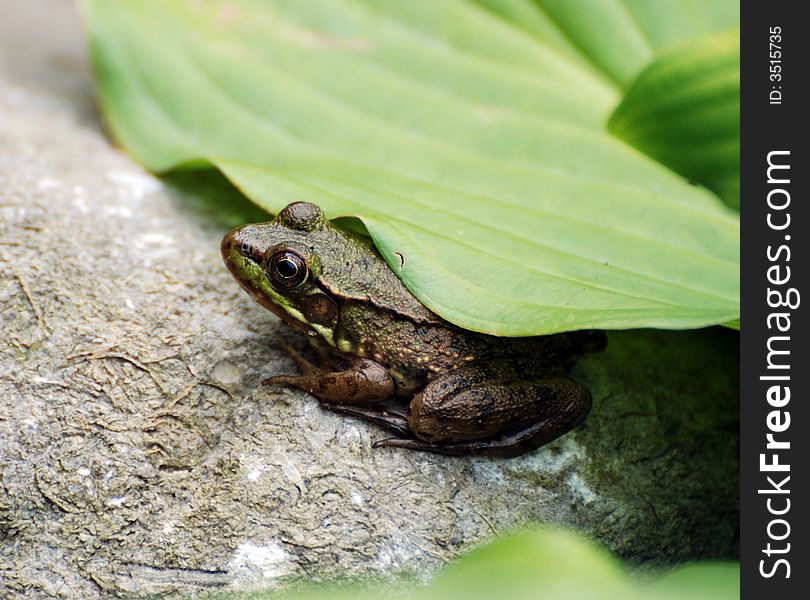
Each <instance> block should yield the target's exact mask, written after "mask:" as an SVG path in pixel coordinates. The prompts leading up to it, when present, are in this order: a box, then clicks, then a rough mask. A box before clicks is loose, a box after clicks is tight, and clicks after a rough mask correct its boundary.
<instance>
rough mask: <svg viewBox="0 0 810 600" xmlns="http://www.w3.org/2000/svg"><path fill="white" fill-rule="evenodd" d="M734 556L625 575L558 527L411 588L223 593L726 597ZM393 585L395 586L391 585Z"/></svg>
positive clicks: (307, 597)
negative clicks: (729, 559) (661, 571)
mask: <svg viewBox="0 0 810 600" xmlns="http://www.w3.org/2000/svg"><path fill="white" fill-rule="evenodd" d="M739 575H740V568H739V564H737V563H703V564H692V565H687V566H684V567H679V568H676V569H675V570H673V571H671V572H669V573H665V574H663V575H659V576H655V577H645V578H642V577H639V576H631V575H630V574H629V573H628V572H627V571H626V569H625V568H624V567H623V566H622V565H621V564H620V563H619V562H618V561H617V560H616V559H615V558H614V557H613V556H612V555H611V554H610V553H609V552H607V551H606V550H604V549H602V548H600V547H599V546H597V545H596V544H594V543H592V542H589V541H588V540H586V539H585V538H583V537H581V536H579V535H577V534H574V533H572V532H570V531H566V530H563V529H553V528H540V529H533V530H528V531H524V532H521V533H517V534H513V535H510V536H507V537H504V538H502V539H500V540H497V541H495V542H492V543H490V544H488V545H486V546H484V547H482V548H479V549H478V550H475V551H473V552H471V553H469V554H467V555H466V556H464V557H462V558H461V559H460V560H458V561H456V562H455V563H454V564H452V565H450V566H449V567H446V568H445V569H444V570H443V571H442V572H441V573H439V575H438V577H437V578H436V579H435V580H434V581H433V582H432V583H431V584H430V585H428V586H427V587H424V588H416V589H415V584H413V583H411V584H410V585H409V586H408V587H410V588H411V589H412V591H411V592H409V593H406V592H405V591H404V590H403V589H402V588H401V587H398V586H395V585H392V584H391V583H390V582H389V583H388V584H387V585H384V584H377V585H374V584H369V583H368V582H366V583H365V584H363V585H360V584H359V583H358V584H354V585H352V584H350V583H347V582H343V583H340V584H337V585H336V584H331V585H330V584H318V585H303V586H302V585H297V586H293V587H292V588H288V589H285V590H283V591H270V592H263V593H256V594H248V595H234V596H228V598H234V599H235V598H240V599H242V600H248V599H250V600H262V599H264V600H282V599H283V600H321V599H326V598H356V599H357V600H377V599H380V598H391V597H402V598H407V599H410V600H454V599H456V598H457V599H458V600H479V599H480V600H493V598H498V599H499V600H560V599H561V598H564V599H565V600H684V599H687V598H688V599H689V600H732V599H736V598H739V597H740V590H739ZM397 589H399V591H398V593H397V592H396V590H397Z"/></svg>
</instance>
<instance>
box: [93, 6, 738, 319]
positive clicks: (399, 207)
mask: <svg viewBox="0 0 810 600" xmlns="http://www.w3.org/2000/svg"><path fill="white" fill-rule="evenodd" d="M489 4H492V2H489ZM541 4H544V3H542V2H541V3H539V4H538V7H539V6H540V5H541ZM549 4H551V3H549ZM630 4H631V3H629V2H628V6H629V5H630ZM688 6H689V7H690V10H691V8H692V7H691V4H689V5H688ZM524 8H526V7H524ZM546 8H548V7H546ZM546 8H544V9H543V10H540V9H539V8H538V9H537V11H538V12H537V19H538V20H537V21H535V24H534V25H535V29H534V30H533V31H528V30H526V29H524V28H521V27H517V26H516V25H515V23H514V22H510V21H509V20H508V19H506V18H504V17H503V16H502V15H499V14H498V13H497V12H495V11H493V10H492V7H491V6H490V7H485V6H482V5H480V4H477V3H475V2H473V1H472V0H466V1H465V0H444V1H443V2H432V1H420V2H416V1H413V2H400V1H398V0H385V1H384V0H308V1H307V2H300V1H298V0H287V1H276V2H260V1H259V0H231V1H229V2H206V1H202V0H200V1H197V2H158V1H157V0H119V1H118V2H105V1H103V0H85V2H84V14H85V20H86V22H87V29H88V34H89V38H90V41H91V46H92V52H93V58H94V62H95V65H96V70H97V75H98V82H99V91H100V96H101V102H102V105H103V107H104V109H105V114H106V118H107V120H108V122H109V124H110V128H111V130H112V132H113V133H114V135H115V136H116V137H117V138H118V139H119V140H120V141H121V143H122V144H123V145H124V146H125V147H127V148H128V149H129V150H130V151H131V152H133V153H134V154H135V155H136V156H137V157H138V158H139V159H140V160H141V161H143V162H144V164H146V165H147V166H148V167H149V168H151V169H153V170H156V171H166V170H169V169H172V168H175V167H178V166H182V165H188V164H192V165H200V164H207V163H211V164H213V165H215V166H216V167H217V168H219V169H221V170H222V171H223V172H224V173H225V175H226V176H227V177H228V178H230V179H231V180H232V181H233V182H234V183H235V184H236V185H237V186H238V187H239V188H240V189H242V190H243V191H244V192H245V193H246V195H247V196H248V197H250V198H251V199H252V200H254V201H255V202H256V203H257V204H259V205H260V206H262V207H264V208H266V209H268V210H270V211H277V210H279V209H280V208H282V207H283V206H284V205H285V204H286V203H287V202H290V201H292V200H311V201H314V202H317V203H319V204H320V205H321V206H322V207H323V208H324V210H325V211H326V213H327V214H328V216H330V217H338V216H356V217H359V218H360V219H361V220H362V221H363V223H364V224H365V226H366V228H367V229H368V231H369V233H370V234H371V236H372V237H373V238H374V240H375V242H376V243H377V245H378V247H379V248H380V250H381V252H382V254H383V255H384V256H385V258H386V259H387V260H388V262H389V264H391V265H392V267H393V268H394V269H395V270H396V271H397V272H398V274H399V275H400V276H401V278H402V280H403V281H404V282H405V284H406V285H407V286H408V287H409V288H410V289H411V290H412V291H413V292H414V293H415V294H416V295H417V296H418V297H419V298H420V299H421V300H422V301H423V302H424V303H425V304H426V305H428V306H429V307H430V308H432V309H433V310H435V311H436V312H437V313H439V314H441V315H442V316H444V317H445V318H447V319H449V320H451V321H453V322H456V323H458V324H459V325H462V326H465V327H468V328H471V329H477V330H481V331H488V332H492V333H497V334H503V335H530V334H540V333H551V332H556V331H561V330H566V329H578V328H588V327H604V328H629V327H666V328H689V327H700V326H704V325H709V324H714V323H721V322H725V321H730V320H733V319H736V318H737V317H738V315H739V308H738V306H739V302H738V289H739V273H738V236H739V224H738V220H737V218H736V216H735V215H733V214H731V213H729V212H728V211H727V210H726V209H725V208H724V207H723V206H722V205H721V204H720V203H719V201H718V200H717V198H716V197H715V196H714V195H713V194H711V193H709V192H708V191H707V190H704V189H700V188H696V187H694V186H690V185H688V184H687V183H686V182H685V181H684V180H683V179H682V178H681V177H679V176H677V175H675V174H674V173H673V172H671V171H669V170H667V169H666V168H664V167H662V166H661V165H659V164H658V163H655V162H653V161H652V160H650V159H649V158H647V157H644V156H643V155H641V154H640V153H639V152H637V151H636V150H635V149H633V148H631V147H630V146H628V145H626V144H624V143H623V142H621V141H619V140H617V139H615V138H614V137H612V136H611V135H609V134H608V133H607V132H606V131H605V128H604V123H605V121H606V120H607V118H608V115H609V114H610V113H611V111H612V109H613V108H614V106H615V105H616V103H617V102H618V100H619V90H618V87H617V84H616V82H624V81H625V80H628V79H629V78H631V77H632V76H634V75H635V72H636V71H637V70H638V69H640V68H641V66H642V65H641V64H639V63H640V61H639V60H638V58H637V57H634V58H632V60H630V59H627V60H628V62H623V59H622V57H623V56H624V52H625V50H626V49H627V48H631V47H635V44H638V43H639V42H638V40H639V38H640V37H641V33H640V32H642V31H643V29H642V28H640V27H638V25H636V29H635V30H634V31H635V33H634V34H632V36H631V34H630V33H629V32H630V31H631V29H632V28H631V27H630V25H629V22H630V21H628V19H627V11H628V7H627V6H624V5H623V4H621V3H620V2H618V0H613V1H612V2H599V3H598V7H597V8H594V10H596V11H597V13H595V14H598V18H599V19H604V23H605V26H604V27H603V28H602V29H600V27H598V26H597V25H598V23H596V22H595V21H594V19H596V17H594V16H593V15H591V17H589V18H588V19H585V20H584V22H583V23H584V24H583V23H581V22H580V21H581V20H580V21H578V20H577V18H576V16H577V15H576V14H574V13H573V12H571V11H570V10H567V9H565V7H562V6H557V7H556V9H555V10H551V9H550V8H548V10H546ZM667 10H669V9H667ZM707 11H708V9H707ZM707 11H703V10H702V9H699V8H697V9H695V10H694V11H693V12H694V15H695V16H694V18H695V19H696V20H697V21H700V22H702V21H701V15H703V14H704V12H705V14H707V15H709V14H710V13H709V12H707ZM563 13H564V14H563ZM622 15H623V16H622ZM707 19H708V22H709V23H710V22H711V19H709V18H708V17H707ZM600 22H601V21H600ZM608 23H610V24H611V25H610V27H608V25H607V24H608ZM580 26H581V28H582V29H581V30H580ZM543 27H547V28H549V29H548V32H547V33H548V35H547V37H545V38H544V37H542V35H541V34H542V33H543V31H544V30H543ZM702 27H709V28H710V25H705V24H704V25H702ZM575 31H576V32H577V35H574V33H575ZM602 31H604V34H602V33H600V32H602ZM625 34H626V35H627V36H631V37H632V39H631V37H628V38H627V40H629V41H627V44H626V45H625V46H622V48H624V49H625V50H617V51H615V52H612V53H611V54H610V56H608V55H605V56H604V57H603V58H602V59H601V60H596V59H595V58H594V56H595V55H597V54H599V53H600V52H601V51H602V50H605V47H606V45H608V46H609V45H610V44H611V43H613V42H612V41H615V40H616V39H618V38H622V39H623V36H624V35H625ZM601 35H604V39H602V38H600V36H601ZM657 35H659V37H660V36H661V33H660V32H659V33H658V34H657ZM592 38H594V39H592ZM595 38H599V39H595ZM611 40H612V41H611ZM634 40H635V41H634ZM586 41H587V42H588V43H587V44H586ZM639 47H640V46H639ZM650 48H651V49H650V50H649V56H652V52H653V50H654V49H655V48H656V46H654V45H650ZM646 56H648V55H647V54H645V57H646ZM643 60H647V58H644V59H643Z"/></svg>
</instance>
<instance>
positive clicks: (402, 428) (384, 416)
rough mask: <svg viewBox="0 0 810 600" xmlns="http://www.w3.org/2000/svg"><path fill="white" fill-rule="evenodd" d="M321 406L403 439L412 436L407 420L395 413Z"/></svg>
mask: <svg viewBox="0 0 810 600" xmlns="http://www.w3.org/2000/svg"><path fill="white" fill-rule="evenodd" d="M321 406H323V407H324V408H326V409H329V410H331V411H334V412H338V413H341V414H344V415H350V416H353V417H359V418H361V419H365V420H366V421H371V422H372V423H375V424H376V425H379V426H380V427H382V428H383V429H387V430H388V431H390V432H392V433H396V434H397V435H401V436H404V437H412V436H413V433H412V432H411V428H410V427H409V426H408V418H407V417H406V416H405V415H403V414H401V413H399V412H396V411H392V410H384V409H374V408H364V407H360V406H350V405H346V404H332V403H329V402H321ZM373 446H374V447H376V442H375V444H373Z"/></svg>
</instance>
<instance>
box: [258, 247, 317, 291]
mask: <svg viewBox="0 0 810 600" xmlns="http://www.w3.org/2000/svg"><path fill="white" fill-rule="evenodd" d="M267 266H268V270H269V271H270V278H271V279H272V280H273V283H275V284H277V285H279V286H281V287H283V288H284V289H287V290H291V289H293V288H295V287H298V286H299V285H301V284H302V283H304V282H305V281H306V280H307V275H308V274H309V271H308V269H307V263H306V262H305V261H304V259H303V258H302V257H301V255H300V254H296V253H295V252H291V251H290V250H284V251H282V252H277V253H276V254H274V255H273V256H271V257H270V262H269V263H268V265H267Z"/></svg>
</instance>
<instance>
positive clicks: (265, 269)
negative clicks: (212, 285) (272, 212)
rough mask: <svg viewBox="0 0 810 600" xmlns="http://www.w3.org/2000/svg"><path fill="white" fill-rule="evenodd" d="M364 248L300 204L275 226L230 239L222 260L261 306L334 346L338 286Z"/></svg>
mask: <svg viewBox="0 0 810 600" xmlns="http://www.w3.org/2000/svg"><path fill="white" fill-rule="evenodd" d="M360 248H361V245H358V244H357V243H356V242H353V241H352V240H351V239H349V237H348V236H347V235H346V234H344V233H343V232H341V231H339V230H338V229H336V228H334V227H332V226H331V225H330V224H329V223H328V222H327V221H326V220H325V218H324V215H323V213H322V212H321V209H320V208H318V207H317V206H316V205H314V204H310V203H308V202H296V203H293V204H290V205H289V206H287V207H286V208H284V209H283V210H282V211H281V212H280V213H278V216H276V218H275V219H273V220H272V221H270V222H267V223H254V224H250V225H244V226H243V227H239V228H237V229H234V230H233V231H231V232H230V233H229V234H227V235H226V236H225V238H224V239H223V240H222V258H223V259H224V261H225V264H226V265H227V267H228V269H229V270H230V272H231V274H232V275H233V276H234V278H235V279H236V280H237V281H238V282H239V284H240V285H241V286H242V287H243V288H244V289H245V291H247V292H248V293H249V294H250V295H251V296H252V297H253V298H254V299H255V300H256V301H257V302H259V303H260V304H261V305H262V306H264V307H265V308H268V309H269V310H271V311H272V312H273V313H275V314H276V315H277V316H278V317H279V318H280V319H281V320H282V321H284V322H285V323H287V324H289V325H292V326H293V327H295V328H297V329H299V330H301V331H304V332H306V333H308V334H309V335H312V336H316V335H317V336H320V337H321V338H322V339H323V340H324V341H325V342H326V343H328V344H330V345H334V335H333V334H334V328H335V325H336V324H337V321H338V316H339V308H338V303H337V301H336V298H337V296H338V295H339V294H338V293H336V291H335V284H336V283H337V284H338V287H339V282H340V280H341V279H342V277H343V276H342V274H343V273H345V268H344V267H345V266H348V265H349V262H348V261H349V260H351V259H352V255H355V258H356V254H357V252H358V249H360ZM361 251H362V250H361ZM324 271H326V274H325V273H324ZM336 279H337V282H336V281H335V280H336Z"/></svg>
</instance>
